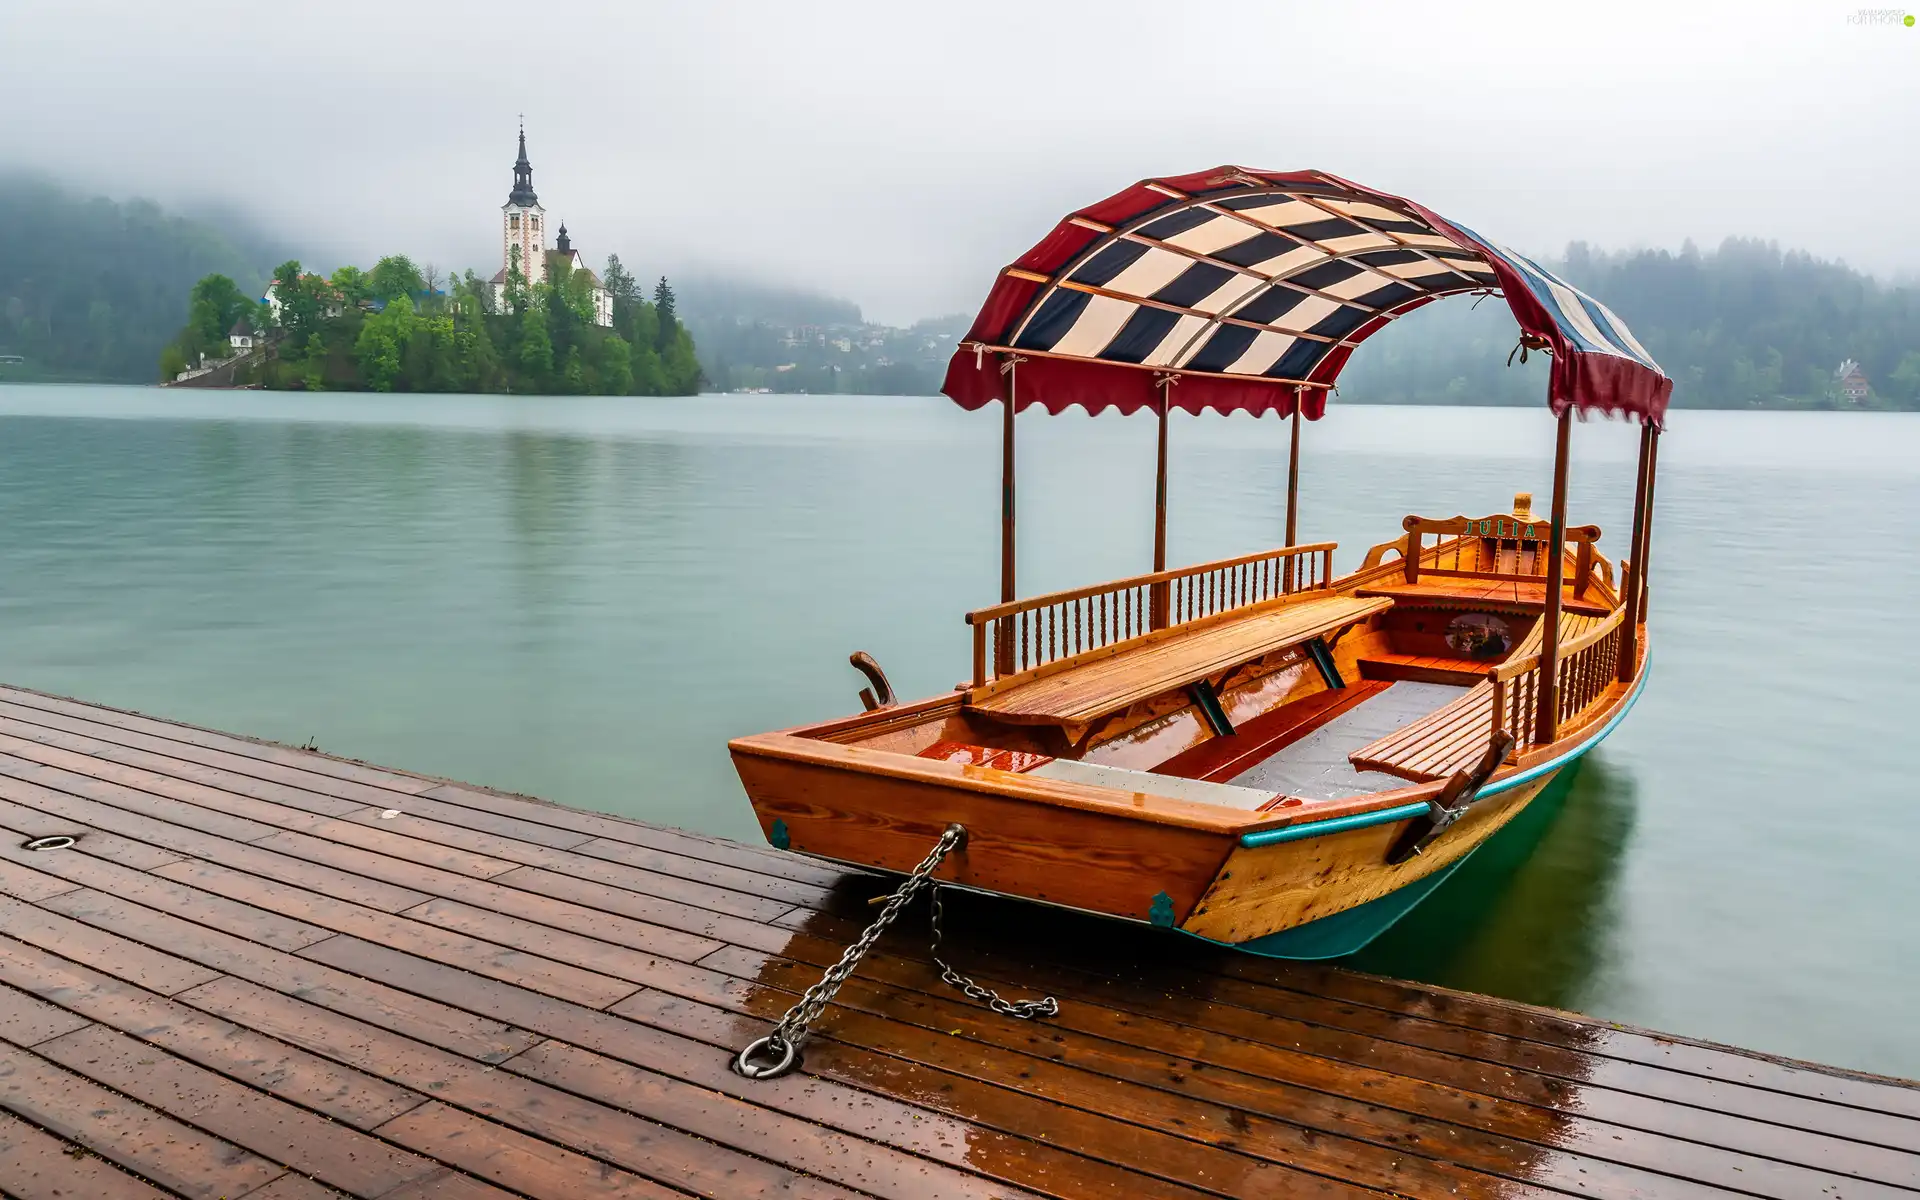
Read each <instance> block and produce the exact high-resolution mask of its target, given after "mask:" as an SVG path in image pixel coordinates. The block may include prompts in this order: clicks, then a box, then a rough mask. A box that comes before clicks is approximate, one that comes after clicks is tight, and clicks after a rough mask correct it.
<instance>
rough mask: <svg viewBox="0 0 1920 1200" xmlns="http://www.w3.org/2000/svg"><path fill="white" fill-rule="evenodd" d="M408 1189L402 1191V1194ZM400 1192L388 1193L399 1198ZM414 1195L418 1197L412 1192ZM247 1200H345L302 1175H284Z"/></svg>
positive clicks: (249, 1194)
mask: <svg viewBox="0 0 1920 1200" xmlns="http://www.w3.org/2000/svg"><path fill="white" fill-rule="evenodd" d="M406 1190H408V1189H402V1192H404V1191H406ZM400 1194H402V1193H401V1192H395V1193H389V1195H390V1196H396V1197H397V1196H399V1195H400ZM414 1195H416V1196H418V1195H420V1193H419V1192H414ZM247 1200H345V1197H344V1195H343V1193H340V1192H336V1191H334V1190H333V1189H332V1188H330V1187H327V1186H326V1185H325V1184H320V1183H315V1182H314V1181H313V1180H311V1179H308V1178H307V1177H306V1176H304V1175H294V1174H291V1173H289V1174H286V1175H282V1176H281V1177H280V1178H278V1179H276V1180H274V1181H273V1182H272V1183H270V1184H268V1185H267V1186H265V1187H263V1188H261V1189H260V1190H259V1191H257V1192H248V1193H247Z"/></svg>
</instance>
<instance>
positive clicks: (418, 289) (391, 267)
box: [366, 254, 427, 303]
mask: <svg viewBox="0 0 1920 1200" xmlns="http://www.w3.org/2000/svg"><path fill="white" fill-rule="evenodd" d="M366 286H367V295H369V296H370V297H372V298H373V299H375V300H382V301H386V302H389V303H391V302H392V301H395V300H399V299H402V298H409V299H410V298H412V297H414V296H418V295H420V294H421V293H422V292H425V291H426V290H427V281H426V278H425V277H424V276H422V275H421V274H420V268H419V267H416V266H414V265H413V260H412V259H410V258H408V257H407V256H406V255H404V254H390V255H388V256H387V257H385V258H383V259H381V260H380V261H379V262H377V263H375V264H374V265H373V270H371V271H369V272H367V284H366Z"/></svg>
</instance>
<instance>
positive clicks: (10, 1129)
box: [0, 1113, 298, 1200]
mask: <svg viewBox="0 0 1920 1200" xmlns="http://www.w3.org/2000/svg"><path fill="white" fill-rule="evenodd" d="M0 1183H4V1185H5V1187H6V1192H7V1194H8V1195H9V1196H14V1197H17V1198H18V1200H166V1197H167V1193H165V1192H162V1191H161V1190H160V1189H159V1188H157V1187H154V1186H153V1185H152V1184H150V1183H148V1182H146V1181H145V1180H141V1179H135V1178H134V1177H133V1176H131V1175H128V1174H126V1173H125V1172H124V1171H120V1170H116V1169H115V1168H114V1167H112V1166H110V1165H108V1163H107V1161H106V1160H105V1159H102V1158H99V1157H97V1156H95V1155H94V1154H93V1153H91V1152H90V1151H88V1150H87V1149H85V1148H84V1147H82V1146H80V1145H79V1144H78V1143H75V1142H65V1141H62V1140H61V1139H59V1138H57V1137H54V1136H53V1135H52V1134H50V1133H47V1132H45V1131H43V1130H40V1129H36V1128H35V1127H34V1126H32V1125H29V1124H27V1123H26V1122H25V1121H22V1120H21V1119H20V1118H18V1117H15V1116H11V1115H8V1114H6V1113H0ZM252 1194H253V1195H254V1196H256V1197H265V1198H266V1200H274V1197H271V1196H269V1195H268V1193H267V1192H265V1191H256V1192H254V1193H252ZM279 1200H298V1197H295V1196H294V1195H293V1194H291V1193H285V1194H283V1195H282V1196H281V1197H279Z"/></svg>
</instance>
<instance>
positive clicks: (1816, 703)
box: [0, 386, 1920, 1076]
mask: <svg viewBox="0 0 1920 1200" xmlns="http://www.w3.org/2000/svg"><path fill="white" fill-rule="evenodd" d="M999 422H1000V418H999V415H998V414H997V413H995V412H982V413H977V414H968V413H963V412H961V411H960V410H958V409H957V408H955V407H954V406H953V405H951V404H949V403H947V402H946V401H944V400H939V399H928V398H916V399H890V398H853V397H836V398H828V397H815V398H804V397H770V396H758V397H734V396H703V397H697V398H691V399H675V400H606V399H532V398H506V397H436V398H425V397H412V398H409V397H377V396H339V397H325V396H323V397H311V398H302V397H286V396H270V395H262V394H258V393H178V392H169V393H163V392H160V391H158V390H155V389H143V388H77V387H32V386H17V387H10V388H0V679H4V680H5V681H6V682H9V683H16V684H21V685H24V686H29V687H36V688H41V689H45V690H48V691H54V692H60V693H65V694H68V695H73V696H78V697H81V698H83V699H87V700H94V701H99V702H102V703H107V704H112V705H117V706H122V707H128V708H136V709H141V710H144V711H147V712H151V713H154V714H157V715H163V716H168V717H174V718H179V719H183V720H187V721H191V722H194V723H197V724H203V725H209V726H212V727H215V728H219V729H227V730H233V731H238V732H244V733H250V734H255V735H259V736H263V737H269V738H276V739H279V740H282V741H287V742H305V741H307V740H308V739H309V738H311V739H314V740H315V741H317V743H318V744H319V746H320V747H321V748H322V749H325V750H329V751H332V752H335V753H340V754H346V755H351V756H354V757H357V758H365V759H369V760H371V761H374V762H379V763H385V764H390V765H394V766H402V767H407V768H411V769H414V770H418V771H424V772H429V773H433V774H438V775H446V776H452V777H455V778H459V779H465V780H472V781H476V782H481V783H487V784H492V785H495V786H498V787H504V788H511V789H514V790H517V791H525V792H531V793H534V794H538V795H541V796H544V797H547V798H549V799H553V800H558V801H562V802H565V803H568V804H573V805H578V806H583V807H587V808H597V809H603V810H606V811H609V812H617V813H623V814H627V815H630V816H635V817H642V818H646V819H648V820H652V821H659V822H665V823H669V824H676V825H682V826H686V827H689V828H693V829H698V830H703V831H706V832H710V833H715V834H724V835H729V836H735V837H742V838H748V837H757V836H758V833H757V829H756V827H755V826H754V824H753V822H752V820H751V818H750V815H749V812H748V808H747V805H746V801H745V799H744V797H743V796H742V795H741V792H740V789H739V786H738V784H737V782H736V781H735V779H734V777H733V773H732V769H731V767H730V765H729V763H728V760H727V755H726V750H725V743H726V739H727V738H728V737H729V736H731V735H735V734H741V733H751V732H758V731H761V730H765V729H772V728H777V727H780V726H785V725H791V724H796V723H799V722H802V721H808V720H813V719H816V718H821V717H825V716H832V715H839V714H842V713H845V712H848V711H852V710H855V709H857V708H858V701H857V700H856V699H855V692H856V690H857V688H858V687H859V686H860V682H861V681H860V679H859V677H858V676H857V675H856V674H855V673H854V672H853V671H852V670H851V669H850V668H849V667H848V666H847V663H846V657H847V654H848V653H849V652H850V651H852V650H855V649H865V650H868V651H870V652H872V653H873V654H874V655H875V656H876V657H877V658H878V659H879V660H880V662H881V663H882V664H883V665H884V666H885V667H886V669H887V671H888V672H889V674H890V675H891V676H892V678H893V680H894V683H895V685H896V687H897V688H898V689H899V691H900V692H901V694H902V695H903V696H909V697H910V696H919V695H924V694H927V693H931V692H935V691H944V690H946V689H948V688H950V687H952V686H953V684H954V683H955V682H956V681H957V680H959V679H960V678H961V677H962V676H963V675H964V674H965V673H966V670H967V664H968V661H969V641H968V637H967V630H966V628H965V626H964V625H963V624H962V622H961V614H962V613H963V612H964V611H965V610H966V609H968V608H972V607H977V606H980V605H982V604H986V603H990V602H992V601H993V600H994V599H995V598H996V597H997V569H998V543H997V537H998V528H999V521H998V517H999V511H998V486H999V480H998V470H999V466H998V464H999V449H998V438H999ZM1153 432H1154V431H1153V425H1152V419H1151V418H1150V417H1146V416H1141V417H1136V418H1132V419H1128V418H1121V417H1117V416H1111V415H1109V416H1104V417H1100V418H1098V419H1093V418H1088V417H1086V416H1084V415H1083V414H1080V413H1079V411H1078V410H1074V412H1073V413H1072V414H1071V415H1067V416H1063V417H1057V418H1049V417H1046V416H1044V415H1043V414H1038V413H1036V414H1034V415H1031V416H1025V417H1022V418H1021V420H1020V431H1019V437H1020V456H1021V457H1020V487H1021V491H1020V528H1021V536H1022V543H1021V546H1020V573H1021V585H1022V586H1021V590H1022V592H1023V593H1032V592H1037V591H1041V590H1047V589H1052V588H1058V587H1067V586H1072V585H1075V584H1079V583H1090V582H1094V581H1097V580H1099V579H1104V578H1109V577H1113V576H1118V575H1125V574H1132V573H1136V572H1138V571H1142V570H1145V569H1147V567H1148V565H1149V560H1150V547H1151V541H1152V484H1153V478H1152V472H1153V441H1154V438H1153ZM1552 437H1553V425H1552V419H1551V418H1550V417H1549V416H1548V415H1547V413H1546V412H1545V410H1544V408H1542V409H1539V410H1532V409H1528V410H1518V409H1441V408H1412V409H1408V408H1381V407H1363V406H1346V407H1340V406H1338V405H1336V407H1335V408H1334V410H1333V411H1332V412H1331V413H1330V414H1329V415H1328V417H1327V419H1326V420H1324V421H1321V422H1318V423H1315V424H1311V425H1309V426H1307V428H1306V430H1305V436H1304V438H1303V443H1304V447H1305V449H1304V455H1303V469H1302V482H1301V534H1302V537H1303V539H1304V540H1308V541H1315V540H1337V541H1338V542H1340V544H1341V547H1342V549H1341V551H1340V552H1339V554H1338V555H1337V557H1336V565H1337V566H1338V567H1339V568H1340V569H1345V568H1347V567H1351V566H1352V565H1354V564H1355V563H1357V562H1358V560H1359V555H1360V554H1361V553H1362V552H1363V551H1364V549H1365V548H1366V546H1368V545H1369V544H1371V543H1374V542H1378V541H1385V540H1387V539H1389V538H1391V537H1393V536H1394V535H1395V534H1397V533H1398V531H1399V521H1400V518H1401V517H1402V516H1404V515H1405V514H1407V513H1409V512H1419V513H1423V514H1427V515H1451V514H1454V513H1458V512H1468V513H1476V514H1477V513H1483V512H1489V511H1500V510H1504V509H1505V508H1507V507H1508V505H1509V503H1510V501H1511V499H1512V494H1513V492H1515V491H1516V490H1531V491H1532V492H1533V493H1534V494H1535V495H1536V496H1538V497H1540V498H1541V506H1542V507H1544V504H1545V497H1546V495H1547V494H1548V491H1549V483H1550V478H1549V473H1550V469H1551V454H1552ZM1171 439H1172V482H1171V499H1170V503H1171V508H1172V518H1171V530H1170V536H1169V540H1170V543H1171V551H1170V557H1171V560H1172V561H1173V562H1175V563H1183V562H1192V561H1199V560H1203V559H1207V558H1213V557H1219V556H1225V555H1229V554H1234V553H1238V552H1242V551H1247V550H1252V549H1258V548H1264V547H1267V546H1270V545H1275V544H1277V543H1278V542H1279V541H1280V536H1279V534H1280V531H1281V528H1282V513H1283V509H1284V488H1285V474H1286V449H1285V447H1286V427H1285V425H1284V424H1282V423H1281V422H1279V421H1276V420H1273V419H1268V420H1266V421H1255V420H1253V419H1251V418H1247V417H1244V416H1242V417H1234V418H1221V417H1206V418H1199V419H1192V418H1187V417H1185V416H1182V415H1177V414H1176V416H1175V417H1174V419H1173V426H1172V432H1171ZM1634 446H1635V431H1634V429H1632V428H1630V427H1627V426H1623V425H1620V424H1616V423H1610V422H1604V421H1596V422H1592V423H1589V424H1585V425H1581V426H1577V427H1576V429H1575V431H1574V466H1573V475H1572V515H1573V519H1574V520H1576V521H1579V522H1593V523H1598V524H1600V525H1602V526H1603V527H1604V529H1605V531H1606V536H1605V537H1604V538H1603V540H1602V542H1601V549H1602V550H1603V551H1604V552H1606V553H1608V554H1609V556H1615V557H1617V556H1618V554H1619V552H1620V548H1621V546H1622V545H1623V544H1624V542H1625V540H1626V535H1627V531H1628V528H1629V520H1630V509H1629V501H1628V493H1629V491H1630V490H1631V487H1632V477H1633V454H1634ZM1659 509H1660V519H1659V521H1658V523H1657V531H1656V536H1655V540H1654V551H1653V557H1652V562H1653V570H1654V580H1653V591H1652V624H1653V635H1652V637H1653V654H1654V657H1653V677H1652V680H1651V682H1650V687H1649V690H1648V692H1647V694H1646V696H1645V698H1644V700H1643V701H1642V702H1641V704H1640V705H1639V706H1638V707H1637V708H1636V709H1635V711H1634V712H1633V714H1632V715H1631V716H1630V717H1629V718H1628V719H1627V721H1626V722H1625V723H1624V724H1623V725H1622V726H1621V727H1620V728H1619V730H1618V731H1617V732H1616V733H1615V734H1614V735H1613V736H1612V737H1611V738H1610V739H1609V740H1608V741H1607V742H1606V743H1605V745H1604V746H1603V747H1602V748H1600V749H1599V750H1598V751H1596V752H1595V753H1594V754H1593V755H1592V756H1590V758H1589V759H1588V760H1587V764H1586V766H1585V768H1584V769H1583V770H1582V772H1581V773H1580V775H1579V776H1578V778H1577V779H1576V780H1575V782H1574V785H1573V786H1572V787H1571V788H1570V789H1569V791H1568V793H1567V795H1566V796H1565V798H1564V800H1562V801H1560V802H1559V803H1558V804H1553V805H1541V806H1536V808H1535V809H1534V810H1533V811H1532V812H1530V814H1529V815H1528V817H1527V818H1526V821H1525V823H1524V827H1522V828H1519V829H1517V830H1516V831H1515V833H1516V835H1517V836H1512V837H1503V839H1502V840H1501V841H1499V842H1497V843H1495V844H1494V845H1493V846H1490V847H1489V848H1488V849H1487V850H1486V851H1484V852H1483V853H1482V854H1480V855H1478V856H1476V857H1475V859H1473V860H1472V861H1471V862H1470V863H1469V865H1468V867H1467V868H1466V869H1464V870H1462V871H1461V872H1460V873H1459V874H1458V875H1456V876H1455V878H1454V879H1453V880H1452V881H1450V882H1449V883H1448V884H1447V886H1446V887H1445V888H1443V889H1442V890H1441V891H1440V892H1438V893H1436V894H1435V895H1434V897H1432V898H1431V899H1430V900H1429V901H1428V902H1427V903H1426V904H1425V905H1424V906H1423V907H1422V908H1421V909H1420V910H1419V911H1418V912H1416V914H1415V915H1414V917H1412V918H1410V919H1409V921H1408V922H1406V923H1404V924H1403V925H1402V926H1401V927H1400V928H1398V929H1396V930H1395V931H1393V932H1392V933H1391V934H1389V935H1388V937H1387V938H1386V939H1383V941H1382V942H1380V943H1377V944H1376V946H1375V947H1373V948H1371V949H1370V950H1369V951H1368V952H1367V953H1366V955H1365V957H1364V961H1363V962H1362V963H1361V964H1360V965H1363V966H1365V967H1367V968H1369V969H1373V970H1379V971H1384V972H1389V973H1394V974H1402V975H1407V976H1410V977H1414V978H1420V979H1427V980H1432V981H1435V982H1440V983H1445V984H1451V985H1454V986H1458V987H1464V988H1470V989H1473V990H1477V991H1487V992H1493V993H1497V994H1502V995H1507V996H1512V997H1515V998H1518V999H1522V1000H1529V1001H1534V1002H1538V1003H1544V1004H1552V1005H1560V1006H1565V1007H1570V1008H1575V1009H1579V1010H1581V1011H1584V1012H1589V1013H1593V1014H1596V1015H1599V1016H1602V1017H1605V1018H1609V1019H1613V1020H1618V1021H1622V1022H1629V1023H1636V1024H1642V1025H1650V1026H1653V1027H1655V1028H1659V1029H1666V1030H1671V1031H1674V1032H1681V1033H1688V1034H1693V1035H1696V1036H1702V1037H1707V1038H1713V1039H1718V1040H1722V1041H1731V1042H1736V1043H1739V1044H1742V1045H1750V1046H1754V1047H1758V1048H1763V1049H1767V1050H1771V1051H1775V1052H1778V1053H1784V1054H1790V1055H1797V1056H1802V1057H1808V1058H1815V1059H1820V1060H1823V1061H1829V1062H1835V1063H1841V1064H1845V1065H1850V1066H1854V1067H1859V1068H1864V1069H1868V1070H1875V1071H1883V1072H1888V1073H1893V1074H1902V1075H1908V1076H1920V1030H1917V1029H1916V1028H1915V1027H1914V1026H1913V1024H1912V1023H1911V1022H1909V1021H1907V1020H1905V1019H1904V1018H1905V1017H1906V1016H1907V1014H1909V1013H1911V1012H1912V1011H1913V1006H1914V1000H1913V997H1914V996H1915V995H1916V994H1917V993H1920V869H1916V862H1915V860H1916V848H1920V795H1916V793H1915V788H1914V786H1913V783H1912V778H1913V774H1914V772H1913V770H1912V767H1911V758H1912V755H1913V754H1914V752H1915V748H1916V745H1920V739H1916V737H1915V735H1914V732H1913V728H1912V726H1913V724H1914V721H1915V718H1916V716H1920V705H1917V704H1916V702H1915V696H1916V688H1915V681H1916V679H1917V678H1920V670H1917V669H1916V668H1920V661H1917V660H1920V653H1916V650H1915V643H1913V642H1910V641H1908V640H1907V638H1906V637H1905V634H1906V632H1907V629H1908V628H1909V626H1910V624H1911V616H1912V614H1913V611H1914V597H1915V596H1916V595H1920V553H1917V552H1920V532H1917V531H1916V525H1915V522H1914V515H1915V514H1916V513H1920V416H1908V415H1875V414H1788V413H1780V414H1763V413H1696V412H1681V413H1676V414H1675V415H1674V417H1673V419H1672V422H1671V431H1670V434H1669V436H1667V437H1666V438H1664V439H1663V440H1662V444H1661V471H1660V482H1659Z"/></svg>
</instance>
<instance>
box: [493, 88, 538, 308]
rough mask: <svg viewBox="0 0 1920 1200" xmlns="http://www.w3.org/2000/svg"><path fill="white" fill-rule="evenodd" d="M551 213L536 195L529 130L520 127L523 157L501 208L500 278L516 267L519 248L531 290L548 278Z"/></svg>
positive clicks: (515, 169) (521, 270)
mask: <svg viewBox="0 0 1920 1200" xmlns="http://www.w3.org/2000/svg"><path fill="white" fill-rule="evenodd" d="M546 213H547V210H546V209H544V208H541V207H540V197H539V196H536V195H535V194H534V191H533V164H532V163H530V162H528V161H527V127H526V126H525V125H524V124H523V125H522V126H521V127H520V157H519V158H518V159H517V160H516V161H515V162H514V164H513V190H512V191H511V192H508V193H507V202H506V203H505V204H504V205H502V206H501V207H500V243H501V244H500V271H501V275H500V278H502V279H505V278H506V272H507V271H509V270H510V269H511V268H512V266H513V252H514V249H515V247H518V248H519V250H520V273H521V274H522V275H524V276H526V279H527V286H529V287H531V286H533V285H534V284H536V283H540V282H542V281H544V280H545V279H546V277H547V234H546V228H545V226H546Z"/></svg>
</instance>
